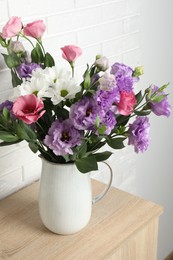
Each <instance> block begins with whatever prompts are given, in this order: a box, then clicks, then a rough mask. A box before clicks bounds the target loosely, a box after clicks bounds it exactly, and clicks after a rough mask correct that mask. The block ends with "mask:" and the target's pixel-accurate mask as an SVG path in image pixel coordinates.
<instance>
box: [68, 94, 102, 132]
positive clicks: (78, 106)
mask: <svg viewBox="0 0 173 260" xmlns="http://www.w3.org/2000/svg"><path fill="white" fill-rule="evenodd" d="M97 114H98V108H97V103H96V101H95V100H94V99H92V98H88V97H84V98H83V99H82V100H80V101H78V102H77V103H75V104H73V105H72V106H71V109H70V118H71V120H72V121H73V124H74V127H75V128H76V129H78V130H93V127H94V124H95V121H96V117H97Z"/></svg>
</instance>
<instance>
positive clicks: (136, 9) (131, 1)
mask: <svg viewBox="0 0 173 260" xmlns="http://www.w3.org/2000/svg"><path fill="white" fill-rule="evenodd" d="M140 5H141V1H139V0H127V9H126V10H127V11H126V12H127V15H134V14H137V13H140Z"/></svg>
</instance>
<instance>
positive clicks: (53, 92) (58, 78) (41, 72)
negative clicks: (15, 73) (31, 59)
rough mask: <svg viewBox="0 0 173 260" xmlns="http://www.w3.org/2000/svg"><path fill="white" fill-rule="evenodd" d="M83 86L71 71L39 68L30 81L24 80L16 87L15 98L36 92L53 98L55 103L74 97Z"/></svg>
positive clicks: (41, 95) (38, 94)
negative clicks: (72, 76) (72, 75)
mask: <svg viewBox="0 0 173 260" xmlns="http://www.w3.org/2000/svg"><path fill="white" fill-rule="evenodd" d="M80 90H81V87H80V86H79V85H78V84H77V83H76V81H75V79H74V78H71V73H70V72H69V71H67V70H65V69H60V70H57V68H56V67H51V68H48V67H47V68H45V69H41V68H37V69H36V70H35V71H33V73H32V77H31V79H30V81H28V79H27V80H24V81H23V83H22V84H21V85H20V86H17V87H16V88H15V89H14V95H13V99H14V98H17V97H19V96H21V95H22V96H23V95H28V94H35V95H37V96H38V97H39V98H45V97H48V98H51V101H52V102H53V104H54V105H57V104H59V103H60V102H61V101H65V100H66V99H73V98H75V95H76V93H77V92H79V91H80Z"/></svg>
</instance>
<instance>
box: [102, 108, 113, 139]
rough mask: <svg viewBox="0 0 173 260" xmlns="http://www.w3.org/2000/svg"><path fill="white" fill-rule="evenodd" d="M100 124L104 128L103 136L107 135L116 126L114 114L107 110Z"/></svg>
mask: <svg viewBox="0 0 173 260" xmlns="http://www.w3.org/2000/svg"><path fill="white" fill-rule="evenodd" d="M102 123H103V124H104V125H105V126H106V131H105V132H104V134H105V135H109V134H110V133H111V131H112V129H113V128H114V126H115V125H116V119H115V114H114V113H113V112H112V111H111V110H109V111H108V112H107V113H106V114H105V116H104V117H103V119H102Z"/></svg>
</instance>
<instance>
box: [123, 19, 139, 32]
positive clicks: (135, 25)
mask: <svg viewBox="0 0 173 260" xmlns="http://www.w3.org/2000/svg"><path fill="white" fill-rule="evenodd" d="M139 27H140V22H139V15H137V16H133V17H129V18H127V19H125V20H124V33H132V32H135V31H139Z"/></svg>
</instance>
